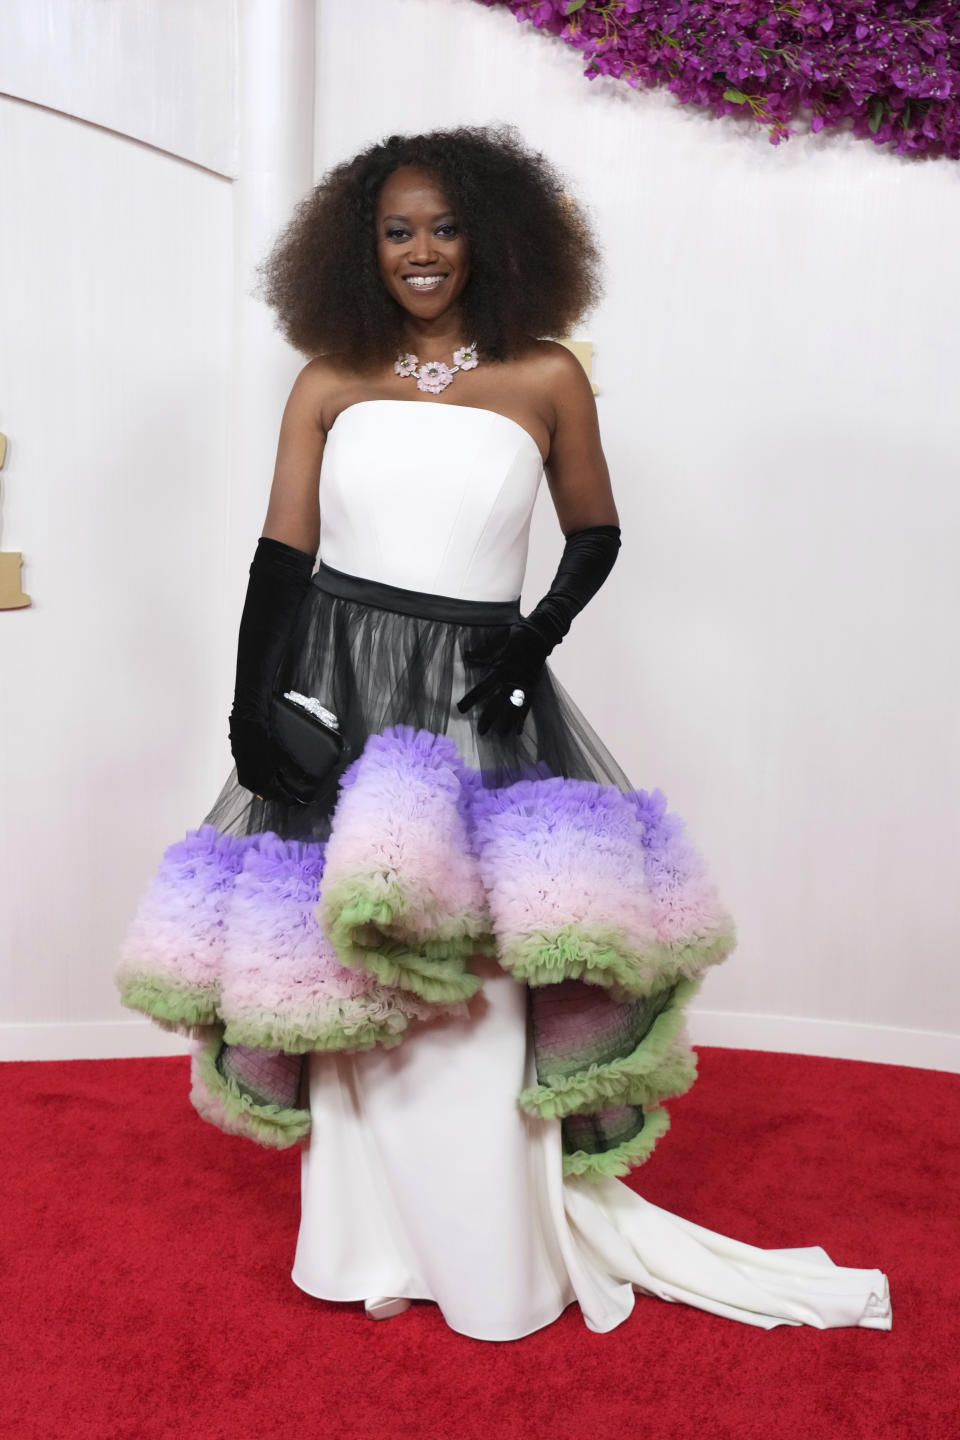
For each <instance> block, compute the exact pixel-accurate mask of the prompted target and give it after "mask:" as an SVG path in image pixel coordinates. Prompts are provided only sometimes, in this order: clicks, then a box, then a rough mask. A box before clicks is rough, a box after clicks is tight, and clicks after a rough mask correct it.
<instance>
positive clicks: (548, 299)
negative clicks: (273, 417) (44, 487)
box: [120, 128, 890, 1340]
mask: <svg viewBox="0 0 960 1440" xmlns="http://www.w3.org/2000/svg"><path fill="white" fill-rule="evenodd" d="M264 275H265V280H266V287H265V294H266V298H267V300H268V301H269V303H270V304H272V305H273V306H275V308H276V309H277V312H278V315H279V317H280V322H281V325H282V327H283V329H284V333H285V334H286V336H287V338H288V339H289V340H290V341H291V343H292V344H294V345H295V346H296V347H297V348H298V349H300V350H301V351H302V352H304V353H306V354H310V355H312V356H313V358H312V359H311V360H310V361H309V363H308V364H307V365H306V366H305V367H304V369H303V370H302V371H301V372H300V375H299V376H298V378H297V380H296V382H295V384H294V386H293V389H292V392H291V394H290V398H289V400H288V402H287V405H286V409H285V411H284V415H283V421H282V424H281V429H280V440H279V448H278V456H277V464H276V472H275V475H274V480H273V487H272V490H271V495H270V501H269V505H268V510H267V518H266V523H265V525H264V530H263V535H262V536H261V539H260V540H259V542H258V545H257V551H256V554H255V556H254V560H253V563H252V565H251V569H250V584H249V588H248V593H247V599H246V603H245V606H244V612H243V616H242V618H241V625H240V637H239V646H238V662H237V685H236V694H235V697H234V705H233V710H232V713H231V717H230V738H231V747H232V750H233V755H234V758H235V760H236V773H235V775H231V777H230V778H229V779H228V781H227V783H226V785H225V786H224V789H223V791H222V792H221V795H220V797H219V799H218V801H217V803H216V805H215V806H214V808H213V810H212V811H211V812H210V814H209V815H208V816H207V817H206V821H205V823H204V826H203V827H201V830H200V831H198V832H193V833H192V835H191V836H188V839H187V841H186V842H184V844H183V845H180V846H174V847H171V849H170V851H168V852H167V855H166V856H165V859H164V865H163V866H161V871H160V872H159V873H158V877H157V880H156V881H155V882H154V886H153V887H152V890H151V893H150V895H149V896H148V897H147V898H146V900H145V901H144V904H143V906H142V907H141V911H140V913H139V914H138V917H137V921H136V922H135V924H134V927H133V929H132V931H131V935H130V937H129V939H128V943H127V946H126V950H125V956H124V962H123V966H122V970H121V976H120V982H121V988H122V991H123V996H124V1001H125V1003H126V1004H129V1005H133V1006H135V1007H137V1008H140V1009H143V1010H145V1011H146V1012H147V1013H149V1014H152V1015H153V1016H154V1017H155V1018H157V1019H159V1020H160V1021H161V1022H162V1023H167V1024H173V1025H176V1026H177V1027H179V1028H187V1029H193V1030H194V1031H195V1032H197V1033H200V1034H202V1035H203V1037H204V1042H205V1043H204V1047H203V1050H202V1051H201V1052H199V1053H198V1055H197V1057H196V1058H195V1062H194V1091H193V1099H194V1103H195V1104H196V1105H197V1108H198V1109H199V1110H200V1111H201V1113H202V1114H205V1115H206V1116H207V1117H208V1118H210V1119H213V1120H214V1121H215V1122H216V1123H218V1124H220V1125H221V1126H222V1127H223V1128H226V1129H233V1130H235V1131H237V1132H239V1133H246V1134H249V1135H252V1136H253V1138H256V1139H259V1140H260V1141H261V1142H262V1143H268V1144H278V1145H279V1144H287V1143H292V1142H293V1141H295V1140H297V1139H301V1138H307V1136H308V1139H307V1144H306V1146H305V1148H304V1153H303V1171H302V1177H303V1179H302V1221H301V1227H300V1234H299V1238H298V1244H297V1253H296V1260H295V1265H294V1271H293V1278H294V1280H295V1282H296V1283H297V1284H298V1285H299V1286H300V1287H301V1288H302V1289H304V1290H306V1291H307V1292H309V1293H311V1294H313V1295H316V1296H319V1297H321V1298H324V1299H327V1300H342V1301H358V1300H363V1301H364V1302H365V1303H366V1306H367V1310H368V1313H370V1314H371V1315H374V1316H375V1317H377V1318H385V1317H387V1316H389V1315H393V1314H397V1313H400V1312H401V1311H403V1310H404V1309H406V1308H407V1307H408V1306H409V1303H410V1301H411V1300H412V1299H428V1300H433V1301H435V1302H436V1303H437V1304H439V1306H440V1307H441V1310H442V1312H443V1314H444V1317H445V1319H446V1320H447V1322H448V1324H450V1325H451V1327H452V1328H454V1329H456V1330H459V1331H461V1332H462V1333H464V1334H467V1335H471V1336H474V1337H476V1338H480V1339H490V1340H496V1339H513V1338H517V1337H519V1336H521V1335H525V1334H527V1333H529V1332H531V1331H533V1330H536V1329H538V1328H540V1327H542V1326H544V1325H546V1324H549V1323H550V1322H551V1321H552V1320H553V1319H555V1318H556V1317H557V1316H558V1315H559V1314H560V1313H561V1312H562V1310H563V1309H564V1308H565V1306H566V1305H567V1304H569V1303H571V1301H573V1300H574V1299H576V1300H577V1301H578V1302H579V1304H580V1306H581V1309H582V1312H583V1315H584V1319H585V1322H586V1324H587V1325H588V1326H589V1327H590V1328H592V1329H595V1330H608V1329H611V1328H612V1327H613V1326H615V1325H617V1324H619V1323H621V1322H622V1321H623V1320H624V1319H625V1318H626V1317H627V1315H628V1314H629V1313H630V1311H631V1309H632V1306H633V1303H634V1294H635V1292H636V1291H638V1290H639V1291H642V1292H643V1293H646V1294H651V1295H657V1296H659V1297H661V1298H663V1299H667V1300H684V1301H686V1302H688V1303H691V1304H694V1305H697V1306H699V1307H701V1308H704V1309H708V1310H712V1311H714V1312H715V1313H718V1314H724V1315H728V1316H730V1317H731V1318H735V1319H738V1320H741V1321H744V1322H746V1323H752V1324H756V1325H761V1326H764V1327H767V1328H769V1327H771V1326H773V1325H777V1324H800V1323H808V1324H813V1325H817V1326H821V1327H823V1326H829V1325H858V1324H859V1325H867V1326H871V1327H873V1328H880V1329H886V1328H889V1327H890V1307H889V1294H888V1288H887V1283H886V1277H885V1276H884V1275H883V1274H882V1272H880V1271H877V1270H847V1269H841V1268H838V1267H835V1266H834V1265H833V1263H832V1261H831V1260H830V1259H829V1257H828V1256H826V1254H825V1252H823V1251H822V1250H820V1249H819V1248H818V1247H812V1248H807V1249H802V1250H789V1251H765V1250H759V1249H757V1248H755V1247H752V1246H749V1245H742V1244H739V1243H738V1242H736V1241H733V1240H728V1239H725V1238H724V1237H722V1236H717V1235H714V1234H712V1233H711V1232H709V1231H706V1230H704V1229H703V1228H702V1227H699V1226H695V1225H692V1224H690V1223H688V1222H686V1221H683V1220H681V1219H680V1218H679V1217H675V1216H671V1215H670V1214H669V1213H668V1212H667V1211H664V1210H662V1209H659V1208H658V1207H656V1206H653V1205H650V1204H648V1203H647V1202H645V1201H643V1200H642V1199H641V1198H640V1197H639V1196H638V1195H636V1194H635V1193H634V1192H632V1191H631V1190H630V1189H628V1188H627V1187H626V1186H625V1185H623V1184H622V1183H621V1182H620V1180H619V1179H617V1178H616V1177H617V1176H620V1175H623V1174H625V1173H626V1172H627V1170H628V1169H629V1167H630V1166H631V1165H635V1164H638V1163H641V1162H642V1160H643V1159H645V1158H646V1157H647V1155H649V1153H650V1151H651V1150H652V1148H653V1146H654V1144H655V1143H656V1140H657V1139H658V1138H659V1136H660V1135H661V1134H662V1133H663V1132H664V1130H665V1129H666V1126H667V1123H668V1122H667V1118H666V1112H665V1111H664V1110H663V1109H662V1108H661V1106H660V1104H659V1102H660V1101H661V1100H662V1099H663V1098H664V1097H665V1096H669V1095H675V1094H681V1093H683V1092H684V1091H685V1090H686V1089H688V1088H689V1086H690V1085H691V1084H692V1082H693V1079H694V1076H695V1066H694V1064H693V1054H692V1051H691V1050H690V1048H689V1043H688V1041H687V1038H686V1034H685V1031H684V1029H683V1018H684V1011H685V1008H686V1005H687V1003H688V1001H689V999H690V997H691V996H692V994H693V993H695V990H696V988H697V986H698V985H699V983H700V981H701V979H702V977H703V974H704V972H705V970H706V968H707V967H708V966H709V965H711V964H715V963H717V962H719V961H721V960H723V959H724V958H725V956H726V955H727V954H729V952H730V950H731V949H732V948H733V943H734V933H733V925H732V921H731V920H730V917H729V916H728V915H727V914H726V912H725V911H724V910H723V907H722V906H721V905H720V903H719V901H718V899H717V897H716V895H715V893H714V891H713V889H712V887H711V885H710V883H709V881H708V880H707V879H706V876H705V873H704V867H703V866H702V864H701V863H700V861H699V857H697V855H696V853H695V852H694V851H693V849H692V847H691V846H690V844H689V842H688V841H686V840H685V839H684V838H683V837H682V835H681V831H682V822H680V821H679V820H678V817H676V816H670V815H667V814H666V813H665V808H664V801H663V797H662V796H661V795H660V793H659V792H654V793H653V795H649V794H647V793H646V792H644V791H635V790H631V788H630V784H629V781H628V780H627V778H626V776H625V775H624V773H623V772H622V770H621V769H620V767H619V766H618V765H617V764H616V762H615V761H614V759H613V758H612V757H611V756H610V755H609V753H608V752H607V751H606V749H605V748H604V746H603V744H602V743H601V741H600V740H599V738H598V737H597V736H596V735H595V733H594V732H593V731H592V729H591V728H590V727H589V725H588V724H587V722H586V721H585V719H584V718H583V716H582V715H581V714H580V712H579V711H578V710H577V709H576V707H575V706H574V705H573V703H572V701H571V700H570V698H569V697H568V696H567V695H566V694H565V692H564V691H563V689H562V687H561V686H560V685H559V684H558V682H557V681H556V678H555V677H554V676H553V674H552V672H551V671H550V669H549V666H548V665H547V664H546V661H547V657H548V655H549V654H550V653H551V652H552V650H553V649H554V648H555V646H556V645H557V644H558V643H560V642H561V640H562V639H563V637H564V635H565V634H566V633H567V631H568V629H569V627H570V624H571V622H572V621H573V619H574V618H575V617H576V615H577V614H578V613H579V611H580V610H581V609H582V608H583V607H584V605H586V604H587V603H588V601H589V600H590V599H591V597H592V596H593V595H594V594H595V593H596V591H597V590H598V589H599V587H600V585H602V583H603V582H604V580H605V578H606V577H607V575H608V574H609V572H610V570H611V568H612V566H613V564H614V561H615V559H616V556H617V552H618V549H619V545H620V530H619V519H618V515H617V510H616V506H615V503H614V499H613V494H612V491H611V485H610V478H609V474H608V470H607V465H606V462H605V460H604V456H603V451H602V448H601V443H600V437H599V431H598V423H597V414H596V408H595V405H594V401H593V396H592V393H591V388H590V385H589V383H588V381H587V378H586V376H585V374H584V372H583V370H582V368H581V367H580V365H579V364H578V363H577V361H576V360H575V359H574V358H573V357H572V356H571V354H570V353H569V352H568V351H567V350H566V349H565V347H563V346H562V345H560V344H558V343H556V342H554V341H552V340H548V339H543V338H541V337H542V336H545V335H555V334H565V333H567V332H568V329H569V327H570V326H571V325H572V324H573V323H574V322H575V321H576V320H577V319H578V318H579V317H580V316H581V315H582V314H583V313H584V311H585V310H586V309H587V308H589V306H590V305H591V304H592V303H594V301H595V300H596V298H597V296H598V294H599V281H598V252H597V248H596V245H595V243H594V241H593V239H592V237H591V235H590V232H589V228H588V226H587V223H586V220H585V218H584V216H583V214H582V213H581V212H580V211H579V209H578V208H577V207H576V205H575V204H573V203H572V202H570V201H569V199H568V197H567V196H565V195H564V193H563V190H562V187H561V184H560V181H559V178H558V177H557V175H556V174H555V172H554V171H553V169H552V168H551V167H550V165H549V164H548V163H547V162H546V161H545V160H544V159H543V157H542V156H539V155H534V154H531V153H529V152H528V151H526V150H525V149H524V148H523V146H522V145H521V144H520V143H519V142H518V140H517V139H516V137H515V136H514V134H513V133H512V132H511V131H510V129H509V128H503V129H501V130H499V131H485V130H480V129H469V128H461V129H457V130H452V131H446V132H444V131H437V132H433V133H431V134H428V135H422V136H410V137H403V136H393V137H390V139H388V140H387V141H385V142H384V143H382V144H378V145H375V146H372V147H370V148H369V149H368V150H366V151H364V152H363V153H362V154H360V155H358V156H356V157H355V158H354V159H353V160H351V161H349V162H347V163H345V164H343V165H340V166H338V167H336V168H335V169H334V170H332V171H331V172H330V173H329V174H328V175H327V176H326V177H325V179H324V180H323V181H322V182H321V184H320V185H318V186H317V187H316V189H315V190H314V191H313V192H312V193H311V195H310V196H308V197H307V198H306V200H305V201H304V202H303V203H302V204H301V206H300V207H299V209H298V211H297V213H296V215H295V216H294V218H293V220H292V221H291V223H290V225H289V226H288V227H287V230H286V231H285V232H284V233H283V235H282V236H281V237H280V239H279V240H278V242H277V245H276V247H275V248H274V251H273V253H272V255H271V256H270V258H269V260H268V262H267V263H266V266H265V269H264ZM544 474H546V478H547V483H548V486H549V491H550V496H551V499H552V501H553V504H554V507H555V509H556V513H557V518H558V521H559V524H560V528H561V531H562V532H563V535H564V537H565V541H564V546H563V554H562V557H561V562H560V566H559V568H558V571H557V574H556V576H555V578H554V581H553V584H552V585H551V587H550V589H549V591H548V593H547V594H546V595H545V596H544V597H543V599H542V600H541V601H540V602H539V603H538V604H537V605H536V606H535V607H534V608H533V609H532V610H531V611H530V613H529V614H528V615H526V616H521V614H520V611H519V601H518V597H519V592H520V586H521V582H522V578H523V570H524V566H525V562H526V550H527V536H528V528H529V523H530V516H531V512H532V508H533V504H534V500H535V498H536V494H537V489H538V485H539V482H540V480H541V478H542V476H543V475H544ZM318 547H319V566H318V568H317V570H316V573H313V572H314V566H315V563H316V559H317V551H318ZM278 677H280V678H279V679H278ZM278 689H279V690H281V691H285V692H286V693H287V694H299V695H306V696H308V697H310V698H311V699H312V701H313V702H317V701H319V702H321V703H322V705H323V706H329V707H330V708H332V710H333V711H334V712H335V713H336V716H337V719H338V722H339V726H340V729H341V731H342V734H343V737H344V742H345V751H344V754H343V756H342V757H341V759H340V761H339V762H338V763H337V764H336V765H335V766H334V767H333V768H332V769H331V770H330V771H329V773H328V774H327V776H326V779H325V780H324V781H323V782H322V783H320V784H319V785H318V783H317V782H316V778H315V777H314V778H313V779H311V776H310V775H309V774H308V773H307V772H306V771H304V770H303V769H302V768H300V767H298V766H297V764H296V763H295V762H294V760H293V758H292V756H291V754H290V751H289V748H288V747H287V745H285V744H284V743H282V742H281V739H280V737H279V735H278V733H277V730H276V725H275V723H274V721H273V718H272V717H273V716H274V715H275V711H274V709H273V697H274V694H275V691H276V690H278ZM518 982H519V983H518ZM300 1057H305V1058H300ZM518 1095H519V1097H520V1102H521V1104H520V1105H518V1103H517V1099H518Z"/></svg>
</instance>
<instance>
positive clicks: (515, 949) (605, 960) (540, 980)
mask: <svg viewBox="0 0 960 1440" xmlns="http://www.w3.org/2000/svg"><path fill="white" fill-rule="evenodd" d="M735 943H736V932H735V931H733V930H725V931H722V932H721V933H720V934H718V935H715V936H714V937H713V938H712V939H711V940H710V941H707V942H703V941H701V942H695V941H690V942H688V943H687V944H685V945H671V944H668V943H667V942H665V941H657V942H655V943H654V944H652V945H651V946H649V948H648V949H646V950H643V951H642V952H641V953H640V954H639V955H638V954H637V953H636V952H634V951H630V950H625V949H624V948H623V946H622V942H621V941H620V940H619V939H618V938H617V937H616V932H610V931H605V930H601V931H596V930H595V931H594V932H593V933H592V934H591V933H590V932H589V931H585V930H584V929H583V928H582V927H581V926H579V925H565V926H564V927H563V928H562V929H560V930H558V931H556V933H555V934H553V935H551V936H550V937H549V939H545V938H544V936H543V935H542V934H539V935H531V936H528V937H527V939H526V940H524V941H522V942H521V943H520V944H518V945H511V944H506V945H505V946H504V949H503V954H502V958H501V963H502V964H503V967H504V969H505V970H509V971H510V973H511V974H512V975H513V976H515V978H516V979H517V980H525V981H526V982H527V983H528V984H529V985H553V984H556V983H557V982H558V981H560V980H586V981H588V982H589V983H590V984H593V985H606V986H609V987H610V988H611V989H614V988H616V989H618V990H619V991H621V992H622V993H623V995H624V996H627V995H649V994H651V993H653V991H654V990H663V989H666V987H667V986H668V985H672V984H673V983H674V981H675V980H676V979H677V978H678V977H679V976H682V975H683V974H685V973H688V972H689V971H691V970H701V969H703V968H704V967H705V966H707V965H715V964H717V963H718V962H719V961H721V960H723V959H724V958H725V957H726V956H727V955H728V954H729V953H730V951H731V950H732V949H733V947H734V945H735Z"/></svg>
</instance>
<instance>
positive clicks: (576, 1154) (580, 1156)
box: [563, 1109, 670, 1180]
mask: <svg viewBox="0 0 960 1440" xmlns="http://www.w3.org/2000/svg"><path fill="white" fill-rule="evenodd" d="M669 1129H670V1116H669V1115H668V1114H667V1112H666V1110H663V1109H656V1110H648V1111H647V1116H646V1120H645V1121H644V1126H643V1129H642V1130H641V1131H640V1133H639V1134H638V1135H634V1137H633V1139H632V1140H625V1141H624V1142H623V1144H622V1145H617V1146H616V1147H615V1148H614V1149H613V1150H604V1151H602V1152H601V1153H600V1154H597V1155H591V1154H588V1153H587V1151H585V1150H574V1151H573V1153H572V1154H570V1155H564V1157H563V1173H564V1175H582V1176H583V1178H584V1179H585V1180H603V1179H606V1178H607V1177H608V1176H619V1175H628V1174H629V1173H630V1170H631V1168H632V1167H633V1166H634V1165H641V1164H642V1163H643V1162H644V1160H646V1159H648V1158H649V1156H650V1152H651V1151H652V1150H653V1147H654V1146H655V1145H656V1143H657V1141H658V1140H659V1139H660V1137H661V1136H662V1135H664V1134H665V1133H666V1132H667V1130H669Z"/></svg>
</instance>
